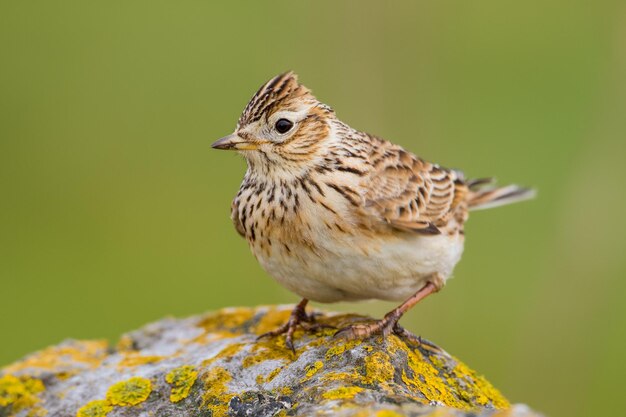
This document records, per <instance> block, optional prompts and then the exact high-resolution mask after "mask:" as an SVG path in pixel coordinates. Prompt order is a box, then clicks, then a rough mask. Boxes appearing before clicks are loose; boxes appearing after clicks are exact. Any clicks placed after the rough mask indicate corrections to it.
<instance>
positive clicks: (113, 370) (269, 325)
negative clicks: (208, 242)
mask: <svg viewBox="0 0 626 417" xmlns="http://www.w3.org/2000/svg"><path fill="white" fill-rule="evenodd" d="M289 312H290V307H289V306H279V307H259V308H233V309H225V310H221V311H219V312H216V313H211V314H207V315H202V316H196V317H191V318H186V319H171V318H170V319H164V320H161V321H158V322H156V323H152V324H149V325H147V326H145V327H144V328H142V329H140V330H137V331H135V332H131V333H128V334H126V335H124V336H122V338H121V340H120V341H119V343H118V344H117V346H116V347H109V346H108V344H107V342H106V341H75V340H69V341H66V342H63V343H61V344H59V345H57V346H53V347H49V348H46V349H44V350H42V351H39V352H37V353H34V354H32V355H29V356H27V357H26V358H24V359H23V360H21V361H19V362H16V363H14V364H12V365H9V366H7V367H5V368H4V369H2V370H1V371H0V417H8V416H18V417H38V416H54V417H57V416H58V417H74V416H77V417H105V416H108V417H122V416H142V417H143V416H145V417H148V416H158V417H175V416H189V417H219V416H232V417H244V416H259V417H265V416H267V417H269V416H313V415H317V416H339V417H341V416H359V417H368V416H375V417H398V416H435V415H436V416H438V417H445V416H459V417H460V416H475V417H477V416H494V417H496V416H498V417H504V416H528V417H530V416H536V414H534V413H533V412H531V411H530V410H528V409H527V408H526V407H524V406H513V407H511V406H510V404H509V402H508V401H507V400H506V399H505V398H504V397H503V396H502V395H501V394H500V392H499V391H498V390H497V389H495V388H494V387H493V386H492V385H491V384H490V383H489V382H487V381H486V380H485V379H484V378H483V377H482V376H479V375H478V374H476V373H475V372H474V371H472V370H471V369H469V368H468V367H467V366H466V365H464V364H463V363H462V362H460V361H458V360H457V359H455V358H454V357H452V356H450V355H448V354H447V353H446V352H444V351H443V350H441V349H439V348H437V347H436V346H434V345H432V344H430V343H422V344H420V345H418V344H414V343H411V342H408V341H405V340H401V339H399V338H398V337H396V336H390V337H389V338H387V339H386V340H383V339H382V338H381V337H375V338H371V339H368V340H365V341H345V340H341V339H337V338H333V337H332V335H333V333H334V331H333V330H331V329H327V330H323V331H320V332H318V333H317V334H306V333H304V332H303V331H298V332H296V353H295V355H294V354H293V352H292V351H291V350H289V349H287V348H286V347H285V343H284V338H283V337H277V338H270V339H262V340H260V341H257V340H256V337H257V336H258V335H259V334H261V333H263V332H266V331H268V330H271V329H274V328H276V327H277V326H278V325H280V324H282V323H284V322H285V321H286V320H287V318H288V316H289ZM363 320H368V319H367V318H364V317H359V316H354V315H345V314H344V315H339V314H332V313H326V314H325V315H324V316H323V317H320V318H319V321H320V322H322V323H326V324H329V325H333V326H335V327H343V326H345V325H347V324H349V323H353V322H358V321H363Z"/></svg>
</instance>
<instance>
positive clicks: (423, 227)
mask: <svg viewBox="0 0 626 417" xmlns="http://www.w3.org/2000/svg"><path fill="white" fill-rule="evenodd" d="M212 146H213V148H215V149H230V150H236V151H238V152H239V153H240V154H242V155H243V156H244V157H245V159H246V161H247V163H248V169H247V171H246V174H245V176H244V179H243V182H242V184H241V188H240V189H239V192H238V193H237V196H236V197H235V199H234V201H233V203H232V209H231V218H232V220H233V223H234V225H235V228H236V229H237V231H238V232H239V234H241V236H243V237H245V238H246V240H247V241H248V244H249V246H250V249H251V250H252V253H253V254H254V256H255V257H256V258H257V260H258V261H259V262H260V264H261V266H262V267H263V268H264V269H265V270H266V271H267V272H268V273H269V274H270V275H271V276H273V277H274V278H275V279H276V280H277V281H278V282H279V283H280V284H282V285H283V286H285V287H286V288H288V289H289V290H290V291H293V292H294V293H296V294H298V295H299V296H301V297H303V298H302V301H300V303H298V304H297V305H296V307H295V308H294V310H293V312H292V313H291V317H290V319H289V321H288V322H287V323H286V324H285V325H284V326H282V327H280V328H279V329H277V330H276V331H273V332H270V333H269V334H268V335H272V336H275V335H279V334H282V333H286V342H287V345H288V346H289V347H291V348H292V349H293V342H292V338H293V333H294V330H295V329H296V327H297V326H298V325H300V326H302V327H304V328H306V329H312V328H317V327H318V326H319V325H316V324H315V323H314V321H315V320H314V318H313V317H312V316H311V315H308V314H307V313H306V312H305V306H306V304H307V302H308V300H314V301H319V302H322V303H331V302H336V301H354V300H366V299H379V300H393V301H403V303H402V304H400V306H398V307H397V308H395V309H393V310H392V311H390V312H389V313H388V314H386V315H385V317H384V318H383V319H382V320H379V321H376V322H374V323H370V324H359V325H353V326H350V327H347V328H344V329H341V330H339V331H338V332H337V335H340V336H343V337H347V338H349V339H353V338H365V337H368V336H370V335H372V334H375V333H382V334H383V335H385V336H387V335H388V334H390V333H392V332H394V333H397V334H399V335H402V336H405V337H407V336H408V337H414V336H413V335H412V334H410V333H409V332H407V331H406V330H405V329H403V328H402V327H400V326H399V325H398V320H399V319H400V317H401V316H402V315H403V314H404V313H405V312H407V311H408V310H409V309H410V308H411V307H413V306H414V305H415V304H416V303H417V302H419V301H420V300H422V299H423V298H424V297H426V296H428V295H429V294H432V293H434V292H437V291H439V290H440V289H441V288H442V287H443V286H444V284H445V283H446V280H447V279H448V277H450V275H451V273H452V270H453V268H454V266H455V265H456V263H457V262H458V261H459V259H460V258H461V253H462V252H463V243H464V235H463V224H464V223H465V221H466V220H467V217H468V211H469V210H472V209H482V208H488V207H495V206H499V205H503V204H509V203H512V202H516V201H520V200H524V199H527V198H530V197H532V195H533V191H532V190H530V189H526V188H520V187H518V186H516V185H509V186H506V187H501V188H497V187H494V186H493V185H492V183H493V181H492V180H491V179H475V180H466V179H465V178H464V176H463V173H462V172H460V171H456V170H452V169H446V168H443V167H440V166H439V165H437V164H432V163H430V162H426V161H424V160H423V159H421V158H419V157H417V156H415V155H413V154H412V153H410V152H407V151H405V150H404V149H402V148H401V147H400V146H398V145H394V144H392V143H390V142H388V141H386V140H384V139H381V138H379V137H376V136H372V135H369V134H367V133H364V132H359V131H357V130H354V129H352V128H351V127H350V126H348V125H346V124H345V123H343V122H341V121H340V120H339V119H337V117H336V116H335V113H334V111H333V110H332V109H331V108H330V107H329V106H327V105H325V104H322V103H321V102H320V101H318V100H317V99H316V98H315V97H314V96H313V95H312V94H311V92H310V91H309V90H308V89H307V88H306V87H304V86H303V85H301V84H299V83H298V80H297V77H296V75H295V74H293V73H292V72H288V73H285V74H281V75H278V76H276V77H274V78H272V79H271V80H269V81H268V82H267V83H265V84H264V85H263V86H262V87H261V88H260V89H259V90H258V91H257V93H256V94H255V95H254V96H253V97H252V99H251V100H250V102H249V103H248V105H247V106H246V108H245V109H244V111H243V114H242V115H241V117H240V118H239V121H238V123H237V128H236V129H235V133H233V134H232V135H230V136H226V137H224V138H222V139H220V140H218V141H217V142H215V143H214V144H213V145H212Z"/></svg>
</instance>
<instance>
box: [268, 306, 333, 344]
mask: <svg viewBox="0 0 626 417" xmlns="http://www.w3.org/2000/svg"><path fill="white" fill-rule="evenodd" d="M308 302H309V300H307V299H306V298H303V299H302V300H300V302H299V303H298V304H296V306H295V307H294V308H293V310H292V311H291V314H290V315H289V320H288V321H287V323H285V324H283V325H282V326H280V327H279V328H278V329H276V330H272V331H270V332H267V333H263V334H262V335H260V336H259V337H258V338H257V340H258V339H261V338H263V337H267V336H269V337H274V336H279V335H281V334H283V333H284V334H285V344H286V345H287V347H288V348H289V349H291V350H292V351H294V352H295V351H296V350H295V348H294V346H293V334H294V332H295V331H296V328H297V327H298V326H300V327H302V328H303V329H304V330H307V331H315V330H318V329H321V328H333V326H330V325H327V324H322V323H316V320H315V317H316V315H315V314H307V313H306V310H305V307H306V305H307V303H308Z"/></svg>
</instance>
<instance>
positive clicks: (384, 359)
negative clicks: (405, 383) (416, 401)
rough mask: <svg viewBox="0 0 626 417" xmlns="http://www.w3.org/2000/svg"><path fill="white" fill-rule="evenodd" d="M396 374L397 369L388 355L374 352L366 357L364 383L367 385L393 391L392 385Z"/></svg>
mask: <svg viewBox="0 0 626 417" xmlns="http://www.w3.org/2000/svg"><path fill="white" fill-rule="evenodd" d="M394 373H395V368H394V367H393V365H392V364H391V362H390V359H389V355H387V354H386V353H384V352H374V353H373V354H371V355H367V356H366V357H365V378H364V379H363V381H364V382H365V383H366V384H370V385H376V386H379V387H381V388H383V389H385V390H387V391H391V388H390V384H392V383H393V375H394Z"/></svg>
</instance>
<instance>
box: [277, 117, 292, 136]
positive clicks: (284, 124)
mask: <svg viewBox="0 0 626 417" xmlns="http://www.w3.org/2000/svg"><path fill="white" fill-rule="evenodd" d="M275 127H276V130H277V131H278V133H287V132H289V130H290V129H291V128H292V127H293V123H291V121H289V120H287V119H278V121H277V122H276V125H275Z"/></svg>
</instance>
